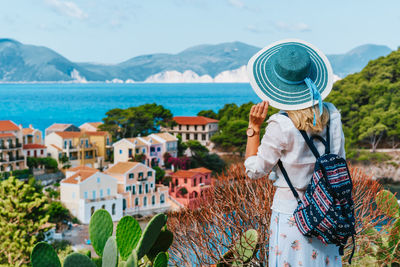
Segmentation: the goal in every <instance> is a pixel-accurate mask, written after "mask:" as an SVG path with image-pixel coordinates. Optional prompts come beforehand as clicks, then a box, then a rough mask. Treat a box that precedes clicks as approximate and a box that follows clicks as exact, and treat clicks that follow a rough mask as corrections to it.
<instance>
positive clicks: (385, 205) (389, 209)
mask: <svg viewBox="0 0 400 267" xmlns="http://www.w3.org/2000/svg"><path fill="white" fill-rule="evenodd" d="M375 202H376V204H377V205H378V208H379V210H380V211H382V212H383V213H385V214H386V215H387V216H389V217H394V218H398V217H399V216H400V213H399V204H398V203H397V199H396V197H395V195H394V194H393V193H392V192H390V191H388V190H381V191H379V192H378V194H376V197H375Z"/></svg>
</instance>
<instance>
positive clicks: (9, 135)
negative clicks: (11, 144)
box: [0, 133, 15, 138]
mask: <svg viewBox="0 0 400 267" xmlns="http://www.w3.org/2000/svg"><path fill="white" fill-rule="evenodd" d="M4 137H15V135H14V134H12V133H0V138H4Z"/></svg>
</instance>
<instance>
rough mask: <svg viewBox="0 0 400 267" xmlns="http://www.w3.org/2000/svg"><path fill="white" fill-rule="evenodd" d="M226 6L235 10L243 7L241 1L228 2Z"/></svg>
mask: <svg viewBox="0 0 400 267" xmlns="http://www.w3.org/2000/svg"><path fill="white" fill-rule="evenodd" d="M228 4H230V5H231V6H233V7H237V8H244V7H245V4H244V3H243V1H242V0H228Z"/></svg>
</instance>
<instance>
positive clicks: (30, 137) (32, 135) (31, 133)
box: [20, 124, 43, 145]
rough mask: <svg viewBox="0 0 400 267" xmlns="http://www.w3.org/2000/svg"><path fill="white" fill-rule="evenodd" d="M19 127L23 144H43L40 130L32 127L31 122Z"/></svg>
mask: <svg viewBox="0 0 400 267" xmlns="http://www.w3.org/2000/svg"><path fill="white" fill-rule="evenodd" d="M20 128H21V129H22V139H23V144H24V145H27V144H40V145H43V137H42V131H40V130H39V129H35V128H33V126H32V124H29V127H28V128H22V125H20Z"/></svg>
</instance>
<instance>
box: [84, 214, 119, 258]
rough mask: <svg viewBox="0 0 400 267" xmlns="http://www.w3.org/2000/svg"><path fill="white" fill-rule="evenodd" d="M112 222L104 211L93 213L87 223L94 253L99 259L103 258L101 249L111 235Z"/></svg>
mask: <svg viewBox="0 0 400 267" xmlns="http://www.w3.org/2000/svg"><path fill="white" fill-rule="evenodd" d="M113 228H114V225H113V222H112V218H111V215H110V214H109V213H108V212H107V211H106V210H104V209H99V210H97V211H95V213H94V214H93V215H92V218H90V223H89V237H90V241H91V242H92V245H93V248H94V251H96V253H97V255H99V256H100V257H101V256H103V249H104V246H105V245H106V242H107V239H108V238H109V237H110V236H111V235H112V232H113Z"/></svg>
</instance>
